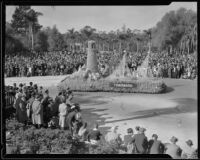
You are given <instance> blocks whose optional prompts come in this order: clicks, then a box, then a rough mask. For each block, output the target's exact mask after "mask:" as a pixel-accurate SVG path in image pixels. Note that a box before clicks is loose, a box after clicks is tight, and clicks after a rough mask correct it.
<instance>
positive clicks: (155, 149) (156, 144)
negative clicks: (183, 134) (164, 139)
mask: <svg viewBox="0 0 200 160" xmlns="http://www.w3.org/2000/svg"><path fill="white" fill-rule="evenodd" d="M163 152H164V145H163V144H162V143H161V141H160V140H158V135H157V134H153V135H152V139H151V140H150V141H149V145H148V153H149V154H163Z"/></svg>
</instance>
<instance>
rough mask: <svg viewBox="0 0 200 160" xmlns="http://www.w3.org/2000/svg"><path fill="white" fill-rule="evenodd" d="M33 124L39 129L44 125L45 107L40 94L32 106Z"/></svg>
mask: <svg viewBox="0 0 200 160" xmlns="http://www.w3.org/2000/svg"><path fill="white" fill-rule="evenodd" d="M32 122H33V124H34V125H36V127H37V128H40V127H41V126H42V124H43V106H42V104H41V97H40V95H39V94H37V95H36V96H35V100H34V102H33V104H32Z"/></svg>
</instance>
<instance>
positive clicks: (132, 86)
mask: <svg viewBox="0 0 200 160" xmlns="http://www.w3.org/2000/svg"><path fill="white" fill-rule="evenodd" d="M110 87H116V88H134V87H136V84H134V83H119V82H117V83H113V82H112V83H110Z"/></svg>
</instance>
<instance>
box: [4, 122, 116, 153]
mask: <svg viewBox="0 0 200 160" xmlns="http://www.w3.org/2000/svg"><path fill="white" fill-rule="evenodd" d="M6 130H7V133H8V132H10V138H8V137H7V138H6V139H7V142H6V153H7V154H118V153H119V150H118V149H117V146H116V145H111V144H108V143H107V142H105V141H104V140H101V141H100V143H99V144H98V145H95V146H94V145H91V144H86V143H84V142H80V141H79V140H78V139H72V137H71V134H70V132H69V131H68V130H65V131H62V130H59V129H50V128H49V129H44V128H42V129H35V128H33V127H24V126H23V125H22V124H20V123H18V122H16V121H15V120H9V121H7V122H6Z"/></svg>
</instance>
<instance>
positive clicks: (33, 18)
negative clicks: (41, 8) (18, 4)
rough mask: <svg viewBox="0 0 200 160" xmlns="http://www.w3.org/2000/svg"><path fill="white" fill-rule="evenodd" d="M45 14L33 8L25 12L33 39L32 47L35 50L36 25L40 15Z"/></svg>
mask: <svg viewBox="0 0 200 160" xmlns="http://www.w3.org/2000/svg"><path fill="white" fill-rule="evenodd" d="M41 15H43V14H42V13H40V12H35V11H34V10H33V9H29V10H27V11H26V13H25V15H24V16H25V20H26V21H27V23H28V28H29V37H30V39H31V49H32V50H34V26H35V25H36V23H37V21H38V19H37V18H38V16H41Z"/></svg>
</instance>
